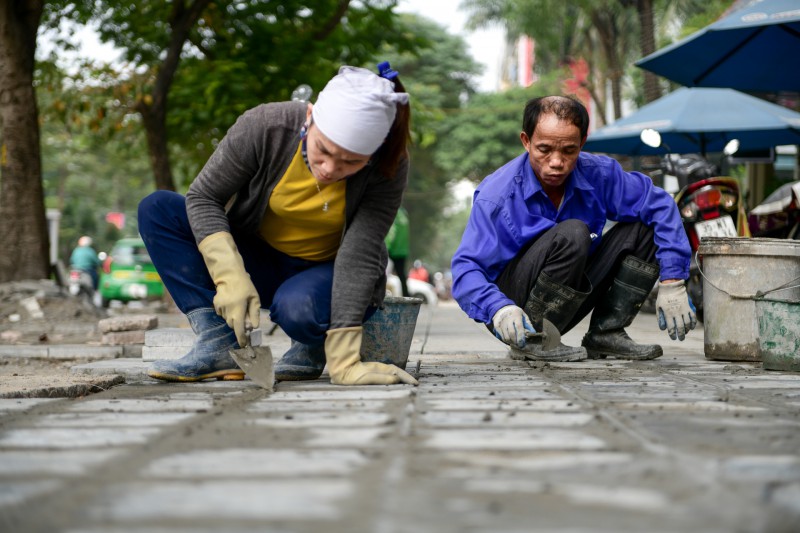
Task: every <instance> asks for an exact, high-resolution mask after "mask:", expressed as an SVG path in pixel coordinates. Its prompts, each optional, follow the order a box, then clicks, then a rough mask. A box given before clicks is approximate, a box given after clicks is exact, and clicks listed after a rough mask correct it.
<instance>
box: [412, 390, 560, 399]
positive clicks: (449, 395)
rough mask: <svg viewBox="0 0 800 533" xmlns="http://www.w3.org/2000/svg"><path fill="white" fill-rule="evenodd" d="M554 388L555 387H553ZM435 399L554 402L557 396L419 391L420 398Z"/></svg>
mask: <svg viewBox="0 0 800 533" xmlns="http://www.w3.org/2000/svg"><path fill="white" fill-rule="evenodd" d="M554 388H555V387H554ZM431 395H434V396H432V397H435V398H436V399H437V400H487V399H491V400H498V401H503V400H556V399H558V398H559V396H558V395H557V394H553V393H552V392H546V391H545V390H544V389H527V388H525V389H519V388H516V389H506V388H503V387H496V388H491V387H488V388H485V389H478V388H474V387H473V388H469V389H455V390H450V389H446V390H441V391H437V392H435V393H434V392H433V391H430V390H428V391H420V397H421V398H426V397H427V396H431Z"/></svg>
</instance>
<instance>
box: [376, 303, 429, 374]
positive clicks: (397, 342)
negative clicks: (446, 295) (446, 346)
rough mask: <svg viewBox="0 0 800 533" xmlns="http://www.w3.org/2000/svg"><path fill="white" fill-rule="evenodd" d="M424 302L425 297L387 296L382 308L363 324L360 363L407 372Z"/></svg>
mask: <svg viewBox="0 0 800 533" xmlns="http://www.w3.org/2000/svg"><path fill="white" fill-rule="evenodd" d="M422 301H423V300H422V298H396V297H393V296H389V297H386V298H385V299H384V300H383V309H378V310H377V311H375V314H374V315H372V316H371V317H370V318H369V320H367V321H366V322H364V336H363V339H362V341H361V360H362V361H375V362H378V363H387V364H391V365H396V366H399V367H400V368H402V369H404V370H405V368H406V363H408V354H409V351H410V350H411V340H412V339H413V338H414V329H415V328H416V327H417V316H419V307H420V305H422Z"/></svg>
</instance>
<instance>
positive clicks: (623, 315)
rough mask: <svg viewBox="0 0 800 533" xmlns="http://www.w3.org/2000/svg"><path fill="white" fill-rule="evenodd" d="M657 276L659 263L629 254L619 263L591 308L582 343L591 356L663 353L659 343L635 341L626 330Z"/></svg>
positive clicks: (653, 355) (640, 356)
mask: <svg viewBox="0 0 800 533" xmlns="http://www.w3.org/2000/svg"><path fill="white" fill-rule="evenodd" d="M656 280H658V265H655V264H652V263H645V262H644V261H642V260H641V259H637V258H635V257H632V256H628V257H626V258H625V259H624V260H623V261H622V265H620V267H619V272H617V275H616V277H615V278H614V282H613V283H612V285H611V288H609V290H608V293H607V294H606V295H605V297H604V298H603V299H601V300H600V302H599V303H598V305H597V307H595V308H594V311H593V312H592V319H591V321H590V322H589V331H588V333H586V335H584V337H583V342H582V343H581V344H582V345H583V346H584V347H585V348H586V351H587V352H588V353H589V358H590V359H605V358H606V357H615V358H617V359H630V360H644V359H655V358H656V357H661V355H662V354H663V353H664V352H663V350H662V349H661V346H659V345H658V344H637V343H635V342H634V341H633V340H632V339H631V338H630V337H629V336H628V334H627V333H625V329H624V328H626V327H628V326H630V325H631V323H632V322H633V319H634V318H635V317H636V315H637V314H638V313H639V309H640V308H641V307H642V304H643V303H644V301H645V300H646V299H647V295H648V294H649V293H650V289H652V287H653V284H654V283H655V282H656Z"/></svg>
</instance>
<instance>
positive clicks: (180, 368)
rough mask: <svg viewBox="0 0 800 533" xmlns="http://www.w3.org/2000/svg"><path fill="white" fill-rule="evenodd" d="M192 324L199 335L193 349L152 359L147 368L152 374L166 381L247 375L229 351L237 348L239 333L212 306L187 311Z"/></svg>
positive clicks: (237, 377) (227, 378) (236, 378)
mask: <svg viewBox="0 0 800 533" xmlns="http://www.w3.org/2000/svg"><path fill="white" fill-rule="evenodd" d="M186 318H188V319H189V325H191V326H192V331H194V332H195V335H196V336H197V337H196V338H195V341H194V345H193V346H192V349H191V350H189V353H187V354H186V355H184V356H183V357H181V358H180V359H175V360H168V359H162V360H159V361H155V362H153V364H152V365H151V366H150V368H149V369H148V370H147V375H148V376H150V377H151V378H156V379H163V380H164V381H201V380H204V379H212V378H213V379H223V380H230V381H236V380H240V379H244V371H242V369H241V368H239V367H238V366H237V364H236V362H234V360H233V358H232V357H231V356H230V354H229V353H228V352H229V350H231V349H233V348H238V347H239V343H238V342H236V334H235V333H234V332H233V330H232V329H231V328H230V327H228V324H226V323H225V319H224V318H222V317H221V316H219V315H218V314H217V313H216V311H214V309H213V308H211V307H201V308H200V309H195V310H194V311H190V312H188V313H187V314H186Z"/></svg>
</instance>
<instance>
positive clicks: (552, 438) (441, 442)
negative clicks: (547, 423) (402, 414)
mask: <svg viewBox="0 0 800 533" xmlns="http://www.w3.org/2000/svg"><path fill="white" fill-rule="evenodd" d="M419 434H420V435H421V436H424V437H426V438H427V440H426V442H425V443H424V444H423V446H424V447H427V448H435V449H440V450H602V449H603V448H606V443H605V442H603V441H602V440H601V439H599V438H597V437H594V436H591V435H587V434H585V433H580V432H578V431H572V430H567V429H551V428H537V429H533V430H531V429H507V428H503V429H495V428H488V429H437V430H434V431H427V430H426V431H420V432H419Z"/></svg>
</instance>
